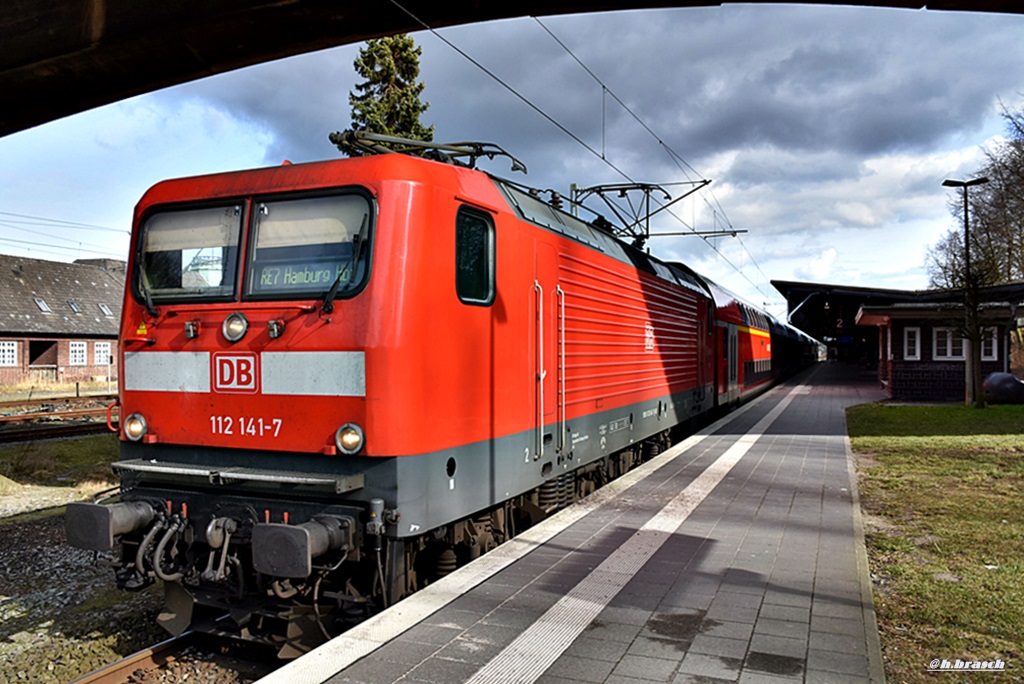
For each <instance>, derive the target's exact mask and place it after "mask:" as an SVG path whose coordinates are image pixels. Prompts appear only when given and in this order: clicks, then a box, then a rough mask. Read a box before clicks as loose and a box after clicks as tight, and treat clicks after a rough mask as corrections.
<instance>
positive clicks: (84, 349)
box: [68, 342, 89, 366]
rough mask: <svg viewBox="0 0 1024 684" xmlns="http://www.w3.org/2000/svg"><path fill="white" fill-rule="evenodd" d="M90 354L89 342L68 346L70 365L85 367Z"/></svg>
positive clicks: (74, 343) (73, 343)
mask: <svg viewBox="0 0 1024 684" xmlns="http://www.w3.org/2000/svg"><path fill="white" fill-rule="evenodd" d="M88 353H89V343H88V342H72V343H71V344H70V345H69V346H68V365H71V366H84V365H85V359H86V357H87V355H88Z"/></svg>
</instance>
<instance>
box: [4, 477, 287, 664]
mask: <svg viewBox="0 0 1024 684" xmlns="http://www.w3.org/2000/svg"><path fill="white" fill-rule="evenodd" d="M99 487H100V485H92V486H91V487H85V488H79V489H72V488H65V487H35V486H27V485H23V486H20V487H18V488H17V489H16V490H14V491H13V492H9V493H7V494H0V684H3V683H6V682H16V683H22V682H32V683H33V684H66V683H67V682H69V681H71V680H73V679H75V678H77V677H79V676H81V675H84V674H87V673H89V672H92V671H93V670H97V669H99V668H100V667H103V666H104V665H107V664H108V663H111V662H113V661H115V660H118V659H120V658H123V657H125V656H127V655H130V654H132V653H135V652H136V651H139V650H141V649H143V648H146V647H148V646H151V645H153V644H155V643H158V642H160V641H162V640H164V639H166V638H167V633H166V632H164V630H163V629H161V628H160V627H159V626H158V625H157V624H156V614H157V613H158V612H159V610H160V607H161V604H162V602H163V601H162V599H163V597H162V590H161V589H160V588H159V586H157V587H150V588H149V589H147V590H146V591H144V592H141V593H138V594H132V593H127V592H122V591H119V590H118V589H117V588H116V586H115V583H114V576H113V573H112V572H111V571H110V569H109V568H107V567H104V566H103V565H102V564H99V565H98V564H97V563H96V562H95V560H94V555H95V554H93V553H92V552H90V551H82V550H79V549H74V548H71V547H70V546H68V545H67V544H66V542H65V539H64V517H63V510H62V509H61V508H53V507H54V506H63V505H64V504H66V503H68V502H69V501H80V500H83V499H88V498H89V496H91V494H92V493H93V492H94V491H95V490H96V489H98V488H99ZM44 509H45V510H44ZM270 669H271V668H270V667H268V666H267V665H266V664H264V665H259V664H253V663H248V662H245V661H233V660H231V659H228V660H225V659H224V658H222V657H221V656H220V655H219V654H215V653H210V652H209V651H207V650H205V649H200V648H195V647H192V648H190V649H188V650H187V651H186V652H185V653H183V654H182V655H181V656H179V657H178V658H175V659H174V661H173V662H171V663H170V664H169V665H168V666H167V667H166V668H165V669H163V670H161V671H159V672H151V673H140V674H139V675H138V676H135V677H133V678H131V679H129V680H128V681H130V682H143V681H145V682H165V683H168V684H177V683H178V682H186V681H187V682H189V684H203V683H206V682H209V683H211V684H212V683H214V682H217V683H228V684H230V683H238V684H246V683H248V682H252V681H255V680H256V679H258V678H259V677H261V676H263V675H264V674H266V673H267V672H268V671H269V670H270Z"/></svg>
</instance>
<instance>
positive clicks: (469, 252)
mask: <svg viewBox="0 0 1024 684" xmlns="http://www.w3.org/2000/svg"><path fill="white" fill-rule="evenodd" d="M455 291H456V292H457V293H458V295H459V299H460V300H462V301H463V302H465V303H466V304H478V305H482V306H489V305H490V304H491V303H492V302H494V223H492V221H491V219H490V217H489V216H487V215H486V214H484V213H482V212H478V211H474V210H472V209H470V208H469V207H462V208H460V209H459V213H458V216H457V217H456V219H455Z"/></svg>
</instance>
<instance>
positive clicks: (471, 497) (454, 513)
mask: <svg viewBox="0 0 1024 684" xmlns="http://www.w3.org/2000/svg"><path fill="white" fill-rule="evenodd" d="M714 396H715V394H714V388H713V386H711V385H708V386H706V387H704V388H703V389H700V390H691V391H687V392H683V393H679V394H676V395H671V396H665V397H660V398H657V399H651V400H648V401H644V402H639V403H636V404H631V405H629V406H624V407H620V408H615V409H610V410H598V411H595V412H593V413H590V414H587V415H584V416H579V417H576V418H573V419H572V420H568V421H566V422H565V424H564V426H563V425H562V424H560V423H557V422H552V423H549V424H547V425H545V427H544V429H543V430H542V431H540V430H530V431H526V432H522V433H518V434H514V435H508V436H505V437H500V438H498V439H494V440H488V441H484V442H477V443H474V444H469V445H465V446H460V447H456V448H452V449H444V450H440V451H436V452H431V453H426V454H420V455H415V456H403V457H396V458H368V457H351V456H323V455H319V454H292V453H282V452H261V451H249V450H233V449H208V448H199V447H188V446H177V445H141V444H136V443H130V442H124V443H122V459H123V460H121V461H119V462H118V463H115V464H114V468H115V470H117V471H119V472H120V473H121V475H122V478H123V481H125V482H128V483H129V484H130V486H132V487H136V486H138V487H141V488H143V489H149V488H157V487H160V488H173V489H189V490H193V489H201V490H204V491H207V492H208V493H210V494H211V495H215V496H216V495H219V496H225V497H240V498H268V497H269V498H275V499H302V500H304V501H309V500H311V499H312V500H318V501H322V502H323V503H324V504H325V505H335V504H342V503H344V504H352V503H356V504H362V505H367V504H369V502H370V500H371V499H375V498H380V499H383V500H384V502H385V505H386V506H387V508H389V509H393V510H396V511H398V513H399V519H398V523H397V524H396V525H394V526H392V527H391V529H389V530H388V536H392V537H398V538H402V537H413V536H417V535H419V534H422V533H424V532H426V531H428V530H431V529H434V528H437V527H440V526H442V525H446V524H449V523H452V522H454V521H457V520H461V519H464V518H466V517H469V516H471V515H473V514H474V513H477V512H479V511H483V510H487V509H490V508H492V507H494V506H496V505H498V504H500V503H502V502H504V501H507V500H509V499H511V498H513V497H515V496H518V495H520V494H523V493H526V492H529V491H531V490H533V489H535V488H537V487H539V486H541V485H543V484H544V483H545V482H546V481H548V480H551V479H553V478H557V477H559V476H561V475H564V474H566V473H568V472H571V471H572V470H575V469H577V468H581V467H583V466H586V465H588V464H591V463H594V462H595V461H598V460H600V459H602V458H604V457H606V456H608V455H610V454H614V453H616V452H619V451H621V450H623V449H626V448H629V447H630V446H631V445H634V444H637V443H639V442H642V441H643V440H645V439H648V438H649V437H651V436H653V435H656V434H659V433H661V432H664V431H665V430H668V429H670V428H672V427H673V426H675V425H677V424H679V423H682V422H685V421H686V420H688V419H690V418H693V417H696V416H698V415H700V414H702V413H704V412H706V411H708V410H710V409H711V408H712V407H713V404H714ZM563 427H564V434H561V435H560V434H559V432H560V430H562V429H563ZM539 446H540V447H542V448H540V449H539V448H538V447H539ZM129 498H130V497H129ZM297 522H298V521H297Z"/></svg>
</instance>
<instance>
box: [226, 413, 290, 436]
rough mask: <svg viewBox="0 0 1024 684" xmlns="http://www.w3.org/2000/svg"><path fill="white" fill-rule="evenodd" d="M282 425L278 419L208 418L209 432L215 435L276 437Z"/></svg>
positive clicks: (244, 417)
mask: <svg viewBox="0 0 1024 684" xmlns="http://www.w3.org/2000/svg"><path fill="white" fill-rule="evenodd" d="M282 423H283V421H282V420H281V419H280V418H271V419H270V420H265V419H263V418H248V417H246V416H238V417H237V418H235V417H234V416H210V431H211V432H212V433H213V434H215V435H243V436H249V437H277V436H278V434H280V432H281V424H282Z"/></svg>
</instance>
